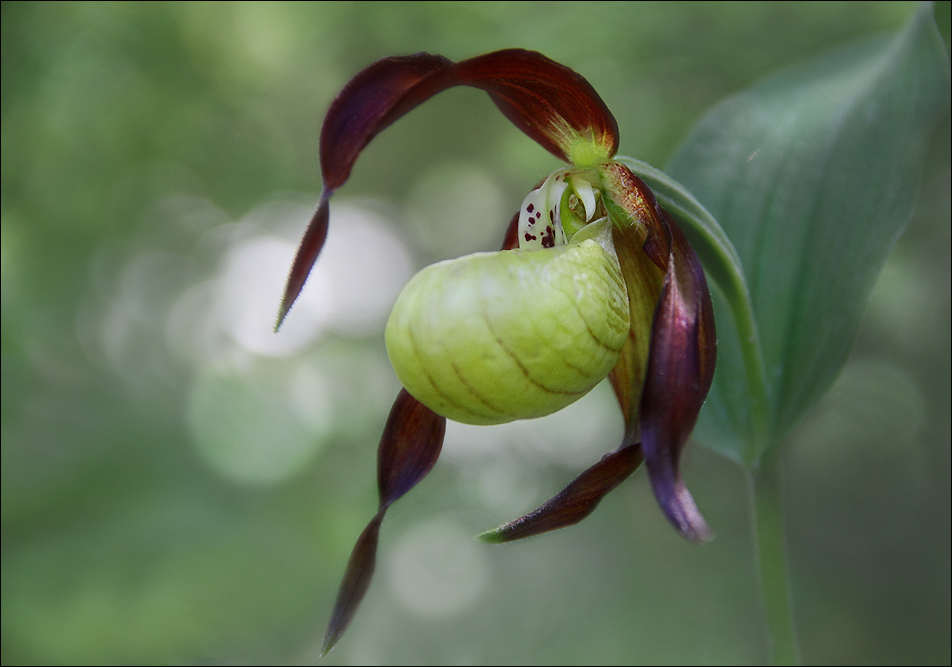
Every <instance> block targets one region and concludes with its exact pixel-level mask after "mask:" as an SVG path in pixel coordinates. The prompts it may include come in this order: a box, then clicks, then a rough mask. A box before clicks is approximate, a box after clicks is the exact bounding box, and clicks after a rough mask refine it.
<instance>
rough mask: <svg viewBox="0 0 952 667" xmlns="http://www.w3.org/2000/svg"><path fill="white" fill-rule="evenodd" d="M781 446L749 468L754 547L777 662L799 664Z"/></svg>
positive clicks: (771, 653) (772, 648)
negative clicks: (789, 564) (789, 565)
mask: <svg viewBox="0 0 952 667" xmlns="http://www.w3.org/2000/svg"><path fill="white" fill-rule="evenodd" d="M779 449H780V448H779V447H775V448H773V450H771V451H770V452H767V453H766V454H765V455H764V456H763V457H762V458H761V461H760V464H759V465H758V466H756V467H754V468H748V470H749V478H750V486H751V491H752V495H753V511H754V548H755V550H756V555H757V566H758V570H759V574H760V589H761V592H762V594H763V599H764V611H765V612H766V617H767V633H768V641H769V643H770V658H771V662H772V663H773V664H774V665H797V664H799V663H800V653H799V648H798V645H797V633H796V628H795V627H794V622H793V606H792V604H791V599H790V573H789V567H788V565H787V544H786V540H785V538H784V532H783V506H782V502H781V480H780V455H779Z"/></svg>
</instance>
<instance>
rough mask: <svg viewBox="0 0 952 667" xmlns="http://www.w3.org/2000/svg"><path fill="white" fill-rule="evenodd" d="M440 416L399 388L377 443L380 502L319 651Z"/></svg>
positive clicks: (356, 600) (435, 437)
mask: <svg viewBox="0 0 952 667" xmlns="http://www.w3.org/2000/svg"><path fill="white" fill-rule="evenodd" d="M445 432H446V419H445V418H443V417H440V416H439V415H438V414H436V413H435V412H433V411H432V410H430V409H429V408H427V407H426V406H424V405H423V404H422V403H420V402H419V401H417V400H416V399H415V398H413V397H412V396H410V394H409V393H407V390H406V389H401V390H400V393H399V394H398V395H397V399H396V400H395V401H394V403H393V408H391V410H390V416H389V417H388V418H387V425H386V426H385V427H384V430H383V436H382V437H381V438H380V447H379V448H378V449H377V487H378V490H379V492H380V505H379V507H378V508H377V514H376V515H374V518H373V519H371V521H370V523H369V524H367V527H366V528H365V529H364V532H362V533H361V534H360V537H359V538H357V544H356V545H354V550H353V551H352V552H351V555H350V560H349V561H348V563H347V570H346V571H345V572H344V578H343V580H342V581H341V584H340V589H339V590H338V592H337V601H336V602H335V603H334V611H333V613H332V614H331V620H330V623H328V625H327V632H326V633H325V634H324V645H323V648H322V649H321V655H322V656H323V655H325V654H327V653H328V652H329V651H330V650H331V649H333V648H334V645H335V644H337V642H338V640H339V639H340V638H341V636H342V635H343V634H344V631H345V630H346V629H347V626H348V625H349V624H350V622H351V620H352V619H353V618H354V614H356V613H357V608H358V607H359V606H360V602H361V600H363V597H364V594H365V593H366V592H367V588H368V587H369V586H370V581H371V580H372V579H373V576H374V567H375V565H376V560H377V538H378V536H379V534H380V524H381V523H382V522H383V518H384V515H385V514H386V513H387V508H388V507H390V505H392V504H393V503H394V502H396V501H397V500H398V499H399V498H400V497H401V496H402V495H403V494H405V493H406V492H407V491H409V490H410V489H412V488H413V487H414V486H416V484H417V483H418V482H419V481H420V480H421V479H423V478H424V477H426V474H427V473H428V472H430V470H431V469H432V468H433V465H434V464H435V463H436V460H437V458H439V456H440V450H441V449H442V447H443V435H444V434H445Z"/></svg>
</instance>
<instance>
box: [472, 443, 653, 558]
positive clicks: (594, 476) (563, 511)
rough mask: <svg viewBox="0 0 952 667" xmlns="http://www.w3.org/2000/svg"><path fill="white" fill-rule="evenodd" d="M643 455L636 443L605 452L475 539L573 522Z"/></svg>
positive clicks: (515, 536) (496, 539) (498, 538)
mask: <svg viewBox="0 0 952 667" xmlns="http://www.w3.org/2000/svg"><path fill="white" fill-rule="evenodd" d="M643 459H644V457H643V456H642V453H641V446H640V445H637V444H634V445H628V446H627V447H621V448H620V449H618V450H616V451H614V452H612V453H611V454H606V455H605V456H603V457H602V460H601V461H599V462H598V463H596V464H595V465H593V466H592V467H591V468H589V469H588V470H586V471H585V472H583V473H582V474H581V475H579V476H578V477H576V478H575V479H574V480H573V481H572V483H571V484H569V485H568V486H567V487H565V488H564V489H562V491H560V492H559V493H558V494H556V495H555V496H554V497H553V498H552V499H551V500H549V501H548V502H546V503H545V504H544V505H542V506H541V507H539V509H537V510H535V511H534V512H530V513H529V514H526V515H525V516H524V517H521V518H519V519H516V520H515V521H511V522H510V523H507V524H506V525H504V526H500V527H499V528H496V529H495V530H490V531H488V532H485V533H483V534H482V535H480V536H479V539H481V540H483V541H484V542H492V543H500V542H512V541H513V540H521V539H522V538H524V537H531V536H532V535H539V534H541V533H547V532H549V531H551V530H558V529H559V528H565V527H566V526H571V525H574V524H576V523H578V522H579V521H581V520H582V519H584V518H585V517H587V516H588V515H589V514H591V513H592V512H594V511H595V508H596V507H598V503H600V502H601V500H602V498H604V497H605V496H606V495H607V494H608V493H609V492H610V491H612V490H614V489H615V487H617V486H618V485H619V484H621V483H622V482H623V481H625V480H626V479H627V478H628V476H629V475H631V473H633V472H634V471H635V470H636V469H637V468H638V466H639V465H641V462H642V460H643Z"/></svg>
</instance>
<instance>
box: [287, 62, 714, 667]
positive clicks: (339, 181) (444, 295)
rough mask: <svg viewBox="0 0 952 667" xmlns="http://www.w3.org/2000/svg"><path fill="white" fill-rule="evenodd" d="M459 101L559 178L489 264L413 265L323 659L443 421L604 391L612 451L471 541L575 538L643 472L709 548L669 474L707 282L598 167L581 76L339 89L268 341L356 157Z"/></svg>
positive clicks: (707, 325) (600, 119)
mask: <svg viewBox="0 0 952 667" xmlns="http://www.w3.org/2000/svg"><path fill="white" fill-rule="evenodd" d="M457 85H465V86H471V87H474V88H480V89H482V90H485V91H486V92H488V93H489V96H490V97H491V98H492V100H493V102H495V104H496V106H497V107H498V108H499V109H500V110H501V111H502V112H503V114H505V115H506V117H507V118H509V120H511V121H512V122H513V123H514V124H515V125H516V126H517V127H518V128H519V129H521V130H522V131H523V132H525V133H526V134H527V135H529V136H530V137H531V138H533V139H535V140H536V141H537V142H538V143H539V144H540V145H542V147H543V148H545V149H546V150H548V151H549V152H551V153H552V154H554V155H556V156H557V157H559V158H560V159H562V160H563V161H565V162H566V163H568V166H566V167H564V168H561V169H559V170H557V171H556V172H554V173H553V174H552V175H550V176H549V177H548V178H546V179H545V180H544V181H543V182H542V183H541V184H540V185H539V186H538V187H537V188H536V189H534V190H532V191H531V192H530V193H529V195H528V196H527V197H526V199H525V200H524V202H523V204H522V206H521V207H520V210H519V212H518V213H517V214H516V215H515V217H514V218H513V219H512V222H511V223H510V225H509V229H508V232H507V234H506V238H505V242H504V244H503V249H502V250H501V251H500V252H498V253H477V254H474V255H469V256H466V257H462V258H459V259H456V260H449V261H447V262H441V263H439V264H435V265H433V266H431V267H427V268H426V269H424V270H423V271H421V272H420V273H419V274H417V276H415V277H414V278H413V279H412V280H411V281H410V283H408V285H407V286H406V287H405V288H404V290H403V292H401V294H400V296H399V297H398V298H397V301H396V303H395V305H394V310H393V313H392V315H391V318H390V321H389V323H388V325H387V331H386V339H387V349H388V353H389V355H390V359H391V362H392V364H393V365H394V370H395V371H396V373H397V377H398V378H399V379H400V381H401V382H402V383H403V385H404V389H403V390H402V391H401V392H400V393H399V395H398V396H397V399H396V402H395V403H394V406H393V409H392V411H391V413H390V416H389V418H388V420H387V424H386V426H385V428H384V433H383V437H382V438H381V441H380V446H379V450H378V466H377V480H378V488H379V492H380V504H379V509H378V511H377V514H376V515H375V516H374V518H373V519H372V520H371V522H370V523H369V525H368V526H367V528H366V529H365V530H364V532H363V533H362V534H361V536H360V538H359V539H358V541H357V545H356V546H355V548H354V551H353V553H352V555H351V559H350V562H349V564H348V566H347V571H346V573H345V575H344V579H343V582H342V584H341V587H340V592H339V594H338V598H337V603H336V606H335V609H334V612H333V616H332V618H331V621H330V624H329V626H328V629H327V634H326V635H325V638H324V653H326V652H327V651H329V650H330V649H331V648H333V646H334V645H335V644H336V643H337V641H338V639H339V638H340V636H341V635H342V633H343V632H344V630H345V629H346V627H347V625H348V623H349V622H350V620H351V619H352V618H353V615H354V613H355V612H356V609H357V606H358V605H359V603H360V600H361V598H362V597H363V595H364V593H365V592H366V590H367V587H368V585H369V584H370V580H371V578H372V576H373V569H374V559H375V554H376V545H377V537H378V534H379V530H380V525H381V522H382V521H383V518H384V515H385V513H386V511H387V508H388V507H389V506H390V505H391V504H393V503H394V502H395V501H396V500H397V499H399V498H400V497H401V496H402V495H403V494H404V493H406V492H407V491H409V490H410V489H411V488H412V487H413V486H414V485H416V484H417V483H418V482H419V481H420V480H421V479H422V478H423V477H424V476H425V475H426V474H427V473H428V472H429V471H430V469H431V468H432V467H433V465H434V464H435V463H436V460H437V457H438V456H439V453H440V449H441V447H442V443H443V436H444V432H445V425H446V419H447V418H450V419H455V420H458V421H463V422H468V423H473V424H490V423H502V422H507V421H512V420H514V419H523V418H531V417H540V416H544V415H547V414H551V413H553V412H555V411H557V410H559V409H561V408H563V407H565V406H566V405H568V404H569V403H571V402H573V401H575V400H577V399H578V398H580V397H581V396H583V395H584V394H585V393H587V392H588V391H589V390H591V389H592V388H593V387H594V386H595V385H596V384H598V383H599V382H600V381H601V380H603V379H604V378H605V377H608V378H609V379H610V381H611V384H612V387H613V388H614V391H615V395H616V396H617V398H618V402H619V405H620V407H621V412H622V417H623V419H624V423H625V431H624V437H623V440H622V442H621V444H620V446H619V447H618V448H617V449H615V450H614V451H612V452H611V453H609V454H606V455H605V456H604V457H603V458H602V459H601V460H600V461H598V462H597V463H595V465H593V466H592V467H590V468H589V469H588V470H586V471H584V472H583V473H582V474H581V475H579V476H578V477H577V478H576V479H575V480H574V481H573V482H572V483H571V484H569V485H568V486H567V487H566V488H565V489H564V490H562V491H561V492H560V493H558V494H557V495H556V496H555V497H553V498H552V499H551V500H549V501H548V502H546V503H545V504H543V505H542V506H541V507H539V508H538V509H537V510H535V511H534V512H531V513H529V514H527V515H525V516H523V517H521V518H519V519H517V520H515V521H513V522H511V523H508V524H506V525H503V526H501V527H499V528H497V529H495V530H493V531H489V532H487V533H485V534H484V535H482V536H481V537H482V538H483V539H484V540H486V541H489V542H506V541H511V540H516V539H520V538H523V537H527V536H530V535H536V534H539V533H543V532H547V531H550V530H555V529H557V528H562V527H565V526H568V525H571V524H574V523H576V522H578V521H580V520H581V519H583V518H584V517H586V516H588V515H589V514H590V513H591V512H592V511H593V510H594V509H595V507H596V505H597V504H598V503H599V502H600V501H601V499H602V498H603V497H604V496H605V495H606V494H607V493H608V492H609V491H611V490H612V489H614V488H615V487H616V486H618V485H619V484H620V483H621V482H622V481H624V480H625V479H626V478H627V477H628V476H629V475H630V474H631V473H632V472H634V471H635V469H636V468H637V467H638V466H639V465H640V464H641V463H642V461H644V462H645V465H646V467H647V469H648V477H649V479H650V482H651V486H652V489H653V491H654V494H655V496H656V498H657V500H658V503H659V505H660V506H661V509H662V510H663V511H664V513H665V515H666V516H667V517H668V519H669V520H670V521H671V523H672V524H673V525H674V527H675V528H676V529H677V530H678V531H679V532H680V533H681V534H682V535H684V536H685V537H686V538H688V539H689V540H693V541H698V540H704V539H707V538H709V536H710V531H709V530H708V527H707V525H706V523H705V522H704V519H703V518H702V516H701V514H700V512H699V511H698V509H697V506H696V505H695V502H694V500H693V498H692V497H691V494H690V493H689V492H688V490H687V489H686V488H685V486H684V483H683V482H682V479H681V475H680V472H679V459H680V456H681V452H682V449H683V448H684V445H685V443H686V442H687V439H688V437H689V435H690V433H691V431H692V429H693V428H694V424H695V422H696V420H697V415H698V411H699V410H700V408H701V404H702V403H703V401H704V399H705V397H706V396H707V392H708V390H709V389H710V385H711V380H712V377H713V374H714V361H715V356H716V352H715V332H714V318H713V309H712V306H711V299H710V293H709V291H708V288H707V283H706V281H705V277H704V271H703V269H702V268H701V264H700V262H699V260H698V258H697V255H696V254H695V252H694V250H693V249H692V248H691V246H690V245H689V244H688V242H687V240H686V238H685V236H684V234H683V233H682V232H681V230H680V228H679V227H678V225H677V223H676V222H675V220H674V219H673V218H672V216H671V215H670V214H668V212H666V211H665V210H664V209H662V208H661V207H660V206H659V205H658V203H657V201H656V199H655V197H654V195H653V194H652V192H651V190H649V188H648V187H647V185H645V183H644V182H643V181H642V180H641V179H640V178H639V177H638V176H636V175H635V174H634V173H633V172H632V171H631V169H629V167H628V166H626V165H625V164H624V163H623V162H620V161H616V160H614V159H613V158H614V156H615V154H616V152H617V148H618V126H617V123H616V122H615V119H614V117H613V116H612V114H611V112H610V111H609V110H608V108H607V107H606V105H605V103H604V102H603V101H602V99H601V98H600V97H599V96H598V94H597V93H596V92H595V90H594V89H593V88H592V86H591V85H590V84H589V83H588V82H587V81H586V80H585V79H584V78H582V77H581V76H580V75H579V74H577V73H575V72H573V71H572V70H570V69H568V68H566V67H564V66H562V65H560V64H558V63H556V62H553V61H552V60H549V59H548V58H546V57H545V56H543V55H541V54H539V53H535V52H531V51H524V50H520V49H510V50H505V51H497V52H495V53H489V54H486V55H483V56H479V57H476V58H471V59H469V60H464V61H462V62H459V63H454V62H452V61H450V60H448V59H446V58H444V57H442V56H438V55H431V54H427V53H419V54H416V55H412V56H406V57H393V58H384V59H382V60H379V61H377V62H375V63H373V64H372V65H370V66H369V67H368V68H367V69H365V70H363V71H362V72H360V73H359V74H357V75H356V76H355V77H354V78H353V79H351V81H350V82H349V83H348V84H347V85H346V86H345V87H344V89H343V90H342V91H341V92H340V94H339V95H338V96H337V98H336V99H335V100H334V102H333V103H332V104H331V107H330V110H329V111H328V113H327V117H326V118H325V120H324V125H323V128H322V131H321V140H320V160H321V172H322V176H323V181H324V189H323V193H322V195H321V198H320V202H319V204H318V207H317V210H316V212H315V213H314V216H313V218H312V219H311V222H310V225H309V226H308V228H307V231H306V233H305V235H304V238H303V240H302V241H301V245H300V247H299V249H298V252H297V255H296V257H295V259H294V263H293V266H292V267H291V272H290V275H289V278H288V283H287V288H286V291H285V295H284V300H283V302H282V304H281V308H280V315H279V320H278V325H279V326H280V323H281V321H283V320H284V318H285V317H286V316H287V314H288V310H289V309H290V308H291V305H292V304H293V303H294V300H295V299H296V298H297V296H298V294H299V293H300V291H301V289H302V287H303V286H304V282H305V280H306V279H307V276H308V274H309V272H310V270H311V267H312V266H313V265H314V262H315V261H316V260H317V258H318V255H319V254H320V251H321V247H322V245H323V243H324V239H325V237H326V234H327V225H328V218H329V207H328V202H329V200H330V197H331V195H332V194H333V193H334V192H335V191H336V190H337V188H339V187H340V186H342V185H343V184H344V183H345V182H346V180H347V178H348V176H349V175H350V170H351V167H352V166H353V164H354V162H355V160H356V159H357V156H358V155H359V154H360V152H361V151H362V150H363V148H364V146H366V145H367V143H368V142H369V141H370V140H371V139H373V137H375V136H376V135H377V133H378V132H380V131H381V130H383V129H384V128H385V127H387V126H388V125H390V124H391V123H393V122H394V121H395V120H397V119H398V118H400V117H401V116H403V115H404V114H405V113H407V112H408V111H410V110H411V109H413V108H414V107H416V106H417V105H419V104H421V103H422V102H424V101H425V100H427V99H429V98H430V97H432V96H433V95H435V94H436V93H439V92H440V91H442V90H445V89H447V88H450V87H452V86H457ZM450 222H451V221H450Z"/></svg>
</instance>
